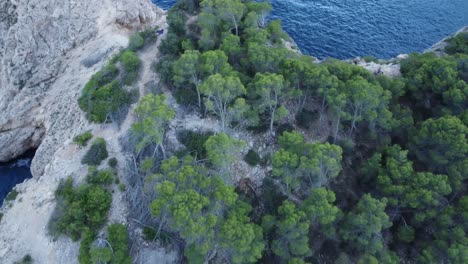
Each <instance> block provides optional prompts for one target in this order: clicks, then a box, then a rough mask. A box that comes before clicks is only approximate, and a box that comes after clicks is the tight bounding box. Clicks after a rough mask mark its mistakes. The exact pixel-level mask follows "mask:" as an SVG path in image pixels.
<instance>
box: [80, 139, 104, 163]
mask: <svg viewBox="0 0 468 264" xmlns="http://www.w3.org/2000/svg"><path fill="white" fill-rule="evenodd" d="M107 156H108V153H107V143H106V141H105V140H104V139H103V138H97V139H95V140H94V141H93V144H92V145H91V147H90V148H89V150H88V152H86V154H85V156H84V157H83V159H82V160H81V163H82V164H88V165H94V166H98V165H99V164H101V162H102V161H103V160H105V159H107Z"/></svg>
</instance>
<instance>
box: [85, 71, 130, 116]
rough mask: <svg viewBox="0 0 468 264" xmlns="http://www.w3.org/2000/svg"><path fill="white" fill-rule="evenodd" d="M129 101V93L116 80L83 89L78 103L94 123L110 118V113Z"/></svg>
mask: <svg viewBox="0 0 468 264" xmlns="http://www.w3.org/2000/svg"><path fill="white" fill-rule="evenodd" d="M128 103H129V95H128V93H127V92H126V91H125V90H124V89H123V88H122V86H121V85H120V83H119V82H118V81H117V80H114V81H112V82H110V83H108V84H105V85H103V86H100V87H95V88H93V89H90V90H88V89H86V87H85V89H84V90H83V94H82V96H81V97H80V99H79V105H80V107H81V109H82V110H83V111H85V112H86V116H87V118H88V119H89V120H90V121H92V122H96V123H104V122H107V121H110V120H111V115H112V114H114V113H116V112H117V111H118V110H119V109H121V108H123V107H125V106H126V104H128Z"/></svg>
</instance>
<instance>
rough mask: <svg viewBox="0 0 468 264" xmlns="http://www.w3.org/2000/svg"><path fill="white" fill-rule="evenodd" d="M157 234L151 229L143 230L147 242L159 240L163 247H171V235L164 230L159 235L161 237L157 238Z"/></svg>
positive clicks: (145, 228)
mask: <svg viewBox="0 0 468 264" xmlns="http://www.w3.org/2000/svg"><path fill="white" fill-rule="evenodd" d="M157 234H158V232H157V231H156V230H155V229H154V228H149V227H144V228H143V235H144V236H145V240H147V241H153V240H155V239H157V240H158V241H159V242H161V244H162V245H163V246H167V245H169V243H170V242H171V234H170V233H167V232H165V231H164V230H162V231H161V232H160V233H159V237H156V235H157Z"/></svg>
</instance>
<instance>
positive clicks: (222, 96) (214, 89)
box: [200, 74, 247, 131]
mask: <svg viewBox="0 0 468 264" xmlns="http://www.w3.org/2000/svg"><path fill="white" fill-rule="evenodd" d="M200 92H201V93H202V94H203V95H205V96H206V101H205V105H206V108H207V109H208V110H210V111H211V112H213V113H214V114H216V115H217V116H218V117H219V118H220V119H221V126H222V130H223V131H225V128H226V125H227V124H229V122H230V121H232V120H234V119H235V117H236V116H238V114H237V113H238V111H241V112H244V111H243V110H242V109H241V108H247V106H246V105H239V104H240V101H237V102H238V103H237V104H236V105H234V104H235V99H236V98H238V97H239V96H242V95H244V94H245V93H246V89H245V87H244V85H242V82H241V81H240V79H239V78H238V77H232V76H228V77H223V76H222V75H220V74H215V75H211V76H210V77H209V78H208V79H207V80H206V81H205V82H203V84H202V85H201V86H200Z"/></svg>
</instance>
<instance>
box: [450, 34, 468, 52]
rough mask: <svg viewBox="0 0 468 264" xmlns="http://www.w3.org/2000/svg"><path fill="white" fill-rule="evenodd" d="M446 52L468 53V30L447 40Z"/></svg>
mask: <svg viewBox="0 0 468 264" xmlns="http://www.w3.org/2000/svg"><path fill="white" fill-rule="evenodd" d="M445 52H447V53H448V54H455V53H464V54H468V32H463V33H460V34H458V35H456V36H454V37H451V38H449V39H448V40H447V46H446V47H445Z"/></svg>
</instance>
